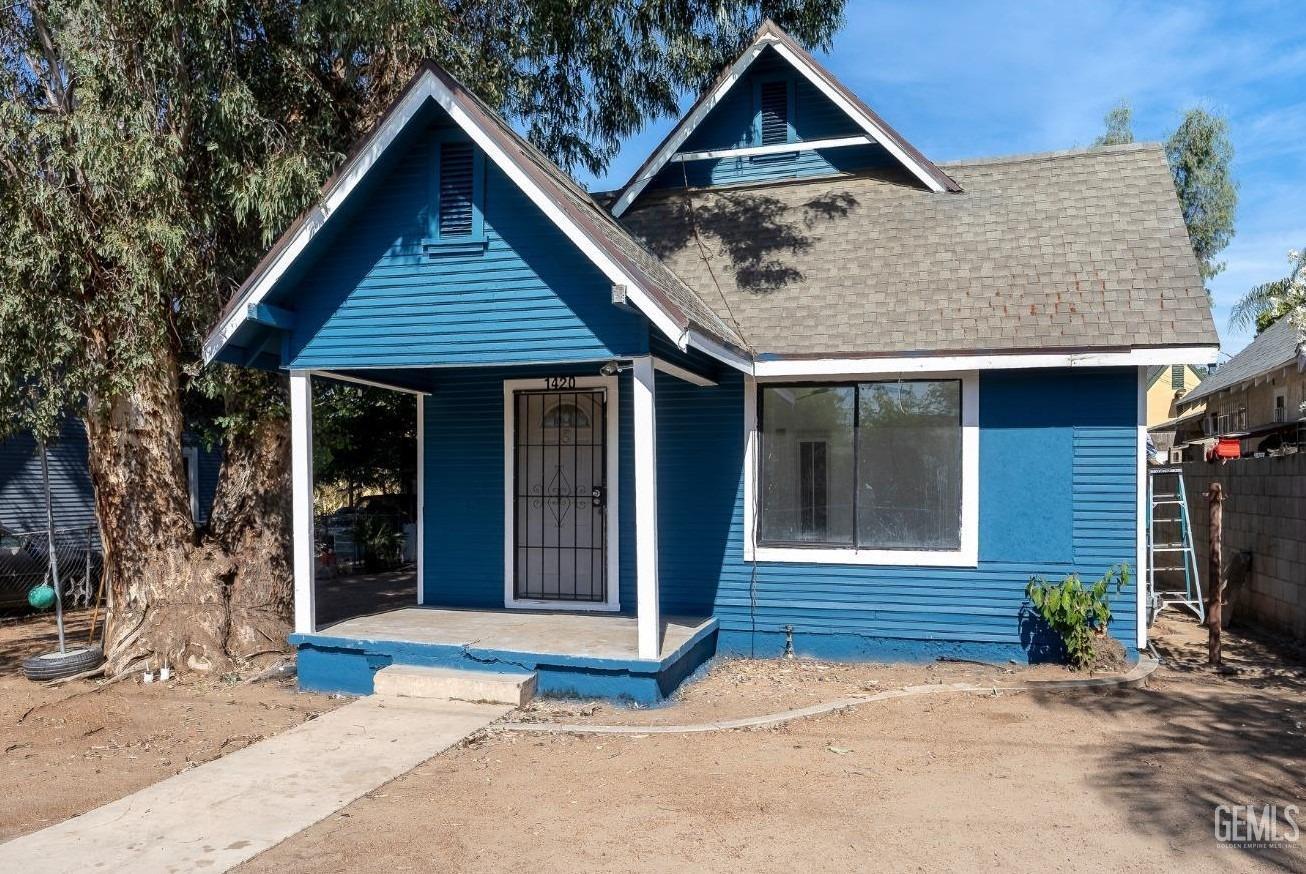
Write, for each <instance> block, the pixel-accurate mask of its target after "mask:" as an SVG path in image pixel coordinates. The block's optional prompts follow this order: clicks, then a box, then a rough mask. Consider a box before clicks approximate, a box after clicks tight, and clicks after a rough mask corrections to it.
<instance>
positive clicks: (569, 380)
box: [544, 376, 576, 389]
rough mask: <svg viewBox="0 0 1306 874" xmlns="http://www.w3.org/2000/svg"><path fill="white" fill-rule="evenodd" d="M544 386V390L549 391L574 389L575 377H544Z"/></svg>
mask: <svg viewBox="0 0 1306 874" xmlns="http://www.w3.org/2000/svg"><path fill="white" fill-rule="evenodd" d="M544 386H545V388H550V389H560V388H575V387H576V377H574V376H546V377H544Z"/></svg>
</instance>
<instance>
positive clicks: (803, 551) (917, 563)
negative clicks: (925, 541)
mask: <svg viewBox="0 0 1306 874" xmlns="http://www.w3.org/2000/svg"><path fill="white" fill-rule="evenodd" d="M750 553H751V554H750ZM744 560H745V561H759V562H777V563H781V564H846V565H885V566H888V567H977V566H978V565H979V558H978V555H977V554H976V551H975V550H966V549H958V550H946V551H942V550H940V551H935V550H927V549H826V548H819V547H818V548H808V547H802V546H794V547H781V546H759V547H757V548H756V549H753V550H745V553H744Z"/></svg>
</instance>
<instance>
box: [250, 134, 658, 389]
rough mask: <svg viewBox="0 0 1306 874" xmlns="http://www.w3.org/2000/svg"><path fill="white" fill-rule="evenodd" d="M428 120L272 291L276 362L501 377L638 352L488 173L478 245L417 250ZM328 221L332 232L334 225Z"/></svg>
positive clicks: (571, 254)
mask: <svg viewBox="0 0 1306 874" xmlns="http://www.w3.org/2000/svg"><path fill="white" fill-rule="evenodd" d="M447 124H448V123H447V122H442V121H441V119H440V118H439V117H438V115H436V116H433V117H432V119H431V121H430V123H429V125H428V126H427V127H426V128H424V132H419V134H417V135H413V136H411V137H410V138H409V140H408V141H407V142H406V143H405V144H403V145H402V146H396V147H393V148H399V149H401V153H400V154H398V155H396V156H395V157H394V158H393V159H392V160H390V161H389V162H388V163H387V164H386V165H384V166H382V167H380V168H378V169H377V170H374V171H373V172H374V174H380V175H379V178H376V179H374V180H372V182H371V184H370V186H369V187H368V189H367V190H365V191H363V192H362V193H361V194H358V193H356V194H355V196H354V198H351V200H355V202H353V203H352V204H351V205H350V209H349V213H348V214H347V215H345V216H343V217H342V218H341V219H340V220H339V221H337V222H336V226H334V227H332V229H331V232H330V234H329V235H328V237H329V241H328V243H325V244H322V245H318V246H315V247H314V249H313V251H312V252H311V253H309V254H307V255H306V256H304V259H303V260H305V261H306V262H308V263H307V264H306V266H304V267H302V268H301V269H300V270H299V271H298V272H297V273H296V275H294V276H293V277H290V278H289V279H288V280H287V281H285V282H283V283H282V284H281V285H280V286H279V287H278V288H276V289H274V291H273V293H272V296H271V300H273V302H275V303H277V304H278V305H280V306H283V307H285V308H287V309H293V310H294V311H295V312H296V314H297V323H296V326H295V329H294V331H293V332H292V334H291V337H290V342H289V347H288V349H287V358H286V360H285V362H284V363H287V364H288V365H289V366H291V367H295V368H364V367H367V368H372V367H405V366H423V367H426V366H458V365H488V364H493V365H504V364H516V363H528V362H549V361H563V360H583V359H600V358H605V357H610V356H612V355H617V354H622V355H635V354H640V353H642V352H644V351H646V350H647V343H648V333H647V330H646V326H645V323H644V320H643V318H642V317H640V316H639V315H637V314H635V313H632V312H629V311H627V310H623V309H621V308H618V307H615V306H613V305H612V304H611V290H610V286H611V283H610V282H609V281H608V280H607V279H606V277H604V276H603V274H602V273H600V272H599V270H598V269H597V268H596V267H594V266H593V264H591V263H590V262H589V260H588V259H587V258H586V257H585V256H584V255H583V254H582V253H581V252H580V251H579V250H578V249H577V248H576V247H575V246H574V245H573V244H572V243H571V242H570V241H569V240H568V239H567V238H566V236H565V235H564V234H563V233H562V231H560V230H559V229H558V228H557V227H556V226H555V225H554V224H553V223H552V222H551V221H550V220H549V219H548V218H547V217H546V216H545V215H544V214H543V213H542V212H541V211H540V210H539V209H537V208H536V207H535V206H534V204H532V203H531V202H530V201H529V200H528V199H527V198H526V196H525V195H524V194H522V193H521V192H520V191H519V190H518V189H517V187H516V186H515V185H514V184H513V183H512V182H511V181H510V180H509V179H508V178H507V177H506V176H505V175H504V174H503V173H502V172H501V171H500V170H499V169H498V168H497V167H495V166H494V165H493V164H492V162H489V161H488V160H487V161H486V168H485V192H484V205H483V206H484V215H485V237H486V240H485V245H484V249H483V250H482V249H481V248H479V247H472V251H467V250H466V247H456V248H454V249H453V250H449V249H447V248H446V249H440V248H438V247H431V246H427V245H424V243H425V242H427V241H426V237H427V214H428V199H429V189H430V186H429V182H430V174H431V173H432V172H433V168H434V160H435V159H434V154H435V153H434V149H435V142H436V140H437V138H438V137H439V136H440V134H441V131H444V130H447ZM333 221H336V220H334V219H333Z"/></svg>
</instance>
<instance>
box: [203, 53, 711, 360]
mask: <svg viewBox="0 0 1306 874" xmlns="http://www.w3.org/2000/svg"><path fill="white" fill-rule="evenodd" d="M428 99H429V100H433V101H435V103H437V104H438V105H439V106H440V107H441V108H443V109H444V110H445V111H446V112H447V113H448V114H449V115H450V117H451V118H452V119H453V122H454V124H456V125H458V127H460V128H462V129H463V131H465V132H466V133H467V134H468V135H469V136H470V137H471V139H472V140H473V141H474V142H475V143H476V145H477V146H479V147H480V148H481V149H482V151H484V152H485V154H486V155H488V156H489V157H490V159H491V160H493V161H494V163H495V164H496V165H497V166H498V167H499V169H500V170H502V171H503V172H504V174H505V175H507V176H508V178H509V179H510V180H511V181H512V182H513V184H515V185H516V186H517V187H518V188H519V189H521V191H522V192H523V193H525V194H526V196H527V197H528V198H530V200H531V202H532V203H534V204H535V205H536V206H537V207H538V208H539V209H540V210H541V211H542V212H543V213H544V214H545V215H546V216H548V218H549V219H550V220H551V221H552V222H553V223H554V224H555V225H557V227H558V228H559V229H560V230H561V231H562V232H563V233H564V234H566V236H567V238H568V239H569V240H571V242H572V243H573V244H575V245H576V247H577V248H579V249H580V250H581V252H582V253H583V254H584V255H585V256H586V257H587V258H589V260H590V261H591V262H592V263H593V264H594V265H595V266H596V267H598V268H599V270H601V271H602V272H603V274H604V275H605V276H607V278H608V279H609V280H610V281H611V282H612V283H613V284H616V285H624V286H626V287H627V288H628V289H629V291H628V294H629V298H630V301H631V303H633V304H634V305H635V306H636V307H637V308H638V309H639V310H640V311H641V312H642V313H643V314H644V315H645V316H647V317H648V319H649V321H651V322H653V324H655V325H656V326H657V327H658V330H660V331H662V332H663V333H664V334H666V336H667V337H668V338H670V339H671V340H672V342H674V343H675V344H676V345H677V347H678V348H681V349H684V348H685V344H686V342H687V339H686V333H687V332H686V331H685V330H683V329H682V328H681V327H680V326H679V324H678V323H677V322H676V320H675V319H674V318H673V317H672V316H671V315H670V313H668V312H667V311H666V310H665V309H664V308H663V307H662V306H661V305H660V304H659V303H658V302H657V301H656V300H655V299H654V297H653V296H652V295H650V294H648V293H647V291H645V290H644V288H643V286H642V285H641V284H640V283H639V282H638V281H636V279H635V278H634V277H633V276H631V275H630V274H629V273H628V272H627V271H625V270H624V269H622V267H621V266H620V265H618V264H617V263H616V262H615V261H614V260H613V259H612V258H611V257H610V256H609V255H608V254H607V253H606V252H605V251H603V249H602V248H600V247H599V245H598V244H597V243H596V242H595V240H594V239H593V238H591V237H590V235H589V234H587V233H586V232H585V231H584V230H582V229H581V228H580V226H579V225H577V224H575V223H574V222H573V221H572V220H571V219H570V218H569V217H568V216H567V214H566V213H565V212H564V211H563V210H562V209H561V208H560V207H559V206H558V205H557V204H556V203H555V202H554V201H553V199H552V198H550V197H549V196H548V195H547V194H546V193H545V192H544V191H543V189H541V188H540V186H538V185H537V184H536V183H535V182H534V181H533V180H532V179H531V178H530V177H529V176H528V175H527V174H526V173H525V171H523V170H522V169H521V167H519V166H518V165H517V163H516V162H515V161H514V160H513V159H512V158H511V157H510V156H509V155H508V153H507V152H505V151H504V150H503V148H501V147H500V145H499V143H498V141H497V140H495V138H494V137H492V136H490V134H489V132H488V131H486V130H485V129H483V128H482V127H480V126H479V125H478V124H476V122H474V121H473V120H472V118H471V116H470V115H469V114H468V113H467V111H466V110H464V109H463V107H462V104H461V103H460V101H459V100H457V99H456V98H455V96H454V94H453V92H452V91H450V90H449V88H447V87H446V86H445V84H444V83H443V82H441V81H440V79H439V78H438V77H437V76H436V75H435V73H433V72H432V71H431V70H429V69H426V70H423V71H422V72H421V73H420V74H419V76H418V79H417V81H416V82H414V83H413V86H412V87H411V88H410V89H409V91H408V93H407V94H406V95H405V96H404V98H403V100H401V101H400V103H399V104H398V105H397V106H396V107H395V108H394V109H393V110H391V112H390V114H389V115H388V116H386V118H385V119H384V120H383V122H382V123H381V126H380V127H379V128H378V129H377V130H376V132H375V133H374V134H373V135H372V136H371V138H370V139H369V140H368V141H367V142H366V143H365V146H364V148H363V149H361V150H360V151H359V153H358V154H357V155H355V156H354V158H353V159H352V160H351V161H350V162H349V163H347V164H346V165H345V167H344V168H343V170H342V171H341V173H340V175H339V176H338V177H337V178H336V180H335V182H334V183H333V184H332V185H331V187H330V188H329V189H328V190H327V191H326V193H325V194H324V195H323V197H322V200H321V201H320V202H319V203H318V205H317V206H315V207H314V208H313V209H312V210H311V211H310V212H309V213H308V214H307V217H306V219H305V220H304V221H303V223H302V224H301V225H300V226H299V227H298V228H297V229H296V230H295V232H294V234H293V235H292V236H291V237H290V239H289V240H288V241H286V244H285V245H284V246H283V247H282V248H280V249H279V250H278V251H277V252H276V254H275V256H274V258H273V260H272V262H271V263H270V264H269V265H268V266H267V267H266V268H265V269H264V270H263V271H262V273H261V274H259V275H258V278H257V279H256V280H255V281H254V283H253V285H251V286H250V287H249V288H248V289H247V290H246V291H245V293H244V294H243V295H242V297H241V302H240V304H239V305H238V306H235V307H234V308H233V309H232V310H231V312H229V313H227V315H226V316H224V317H223V319H222V320H221V321H220V322H219V323H218V326H217V327H216V328H215V329H214V330H213V331H212V332H211V333H210V334H209V336H208V337H207V338H206V339H205V341H204V363H205V364H207V363H209V362H210V361H212V360H213V358H214V357H215V356H216V355H217V354H218V352H220V351H221V350H222V347H223V346H224V345H226V342H227V341H228V340H230V339H231V337H232V335H234V334H235V332H236V330H237V329H238V328H239V327H240V326H241V325H242V324H244V323H245V321H246V320H247V319H248V318H249V310H250V307H251V305H255V304H259V303H262V302H263V299H264V298H265V297H266V296H267V295H268V293H269V292H270V291H271V290H272V288H273V287H274V286H275V285H276V283H277V281H278V280H279V279H280V278H281V277H282V276H283V275H284V274H285V272H286V271H287V270H288V269H289V268H290V265H291V264H292V263H293V262H294V261H295V259H296V258H298V257H299V255H300V254H302V253H303V251H304V250H305V248H306V247H307V246H308V244H309V242H310V241H311V240H312V239H313V237H314V236H316V234H317V233H318V232H319V231H320V230H321V229H322V228H323V227H325V225H326V223H327V220H328V219H329V218H330V217H331V216H332V215H334V214H335V213H336V212H337V211H339V209H340V207H341V206H342V205H343V204H344V202H345V200H346V199H348V197H349V195H350V194H352V193H353V191H354V189H355V188H356V187H357V186H358V184H359V183H360V182H361V181H362V180H363V178H364V177H365V176H366V175H367V174H368V172H369V171H370V170H371V169H372V167H373V166H374V165H375V164H376V163H377V161H378V160H380V158H381V156H382V155H384V154H385V152H386V150H387V149H388V148H389V147H390V146H391V145H392V144H393V143H394V141H395V140H396V139H397V138H398V136H399V134H400V133H401V132H402V131H403V130H404V128H406V127H407V126H408V123H409V122H410V121H412V119H413V117H414V116H416V115H417V113H418V111H419V110H420V109H421V107H422V106H423V104H424V103H425V102H426V101H427V100H428Z"/></svg>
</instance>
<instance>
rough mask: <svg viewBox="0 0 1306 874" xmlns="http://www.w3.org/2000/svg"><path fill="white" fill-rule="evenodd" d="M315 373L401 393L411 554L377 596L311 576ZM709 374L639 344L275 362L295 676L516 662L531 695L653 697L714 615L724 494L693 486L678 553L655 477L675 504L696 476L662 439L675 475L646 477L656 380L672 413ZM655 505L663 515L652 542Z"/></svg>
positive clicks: (354, 684) (353, 683)
mask: <svg viewBox="0 0 1306 874" xmlns="http://www.w3.org/2000/svg"><path fill="white" fill-rule="evenodd" d="M317 380H344V381H347V382H354V383H364V384H366V385H369V386H371V387H373V388H377V389H388V390H391V391H403V392H409V393H411V394H414V395H416V404H415V406H416V416H417V421H416V427H415V429H414V430H415V433H416V440H415V447H414V451H415V452H416V459H415V461H416V464H415V469H416V481H415V492H416V494H415V496H414V497H415V505H416V516H417V524H416V526H415V535H416V544H415V546H416V550H415V557H416V567H415V568H414V571H415V572H414V573H413V574H412V575H411V576H405V578H404V579H405V581H408V580H411V581H412V582H411V585H413V587H414V588H415V590H416V591H415V592H413V591H412V589H407V592H408V594H406V595H405V593H404V590H405V588H406V586H400V587H398V588H396V587H393V586H391V587H388V588H387V587H383V588H385V591H384V592H383V594H384V596H385V597H383V598H380V599H377V600H376V601H375V602H374V605H373V606H370V607H368V606H367V605H366V604H365V601H366V595H367V593H366V592H363V593H358V592H354V591H353V589H354V588H355V586H353V585H346V584H345V583H344V582H339V581H336V580H334V579H331V578H327V577H325V576H324V578H323V579H321V580H319V579H318V578H317V562H316V560H315V555H316V553H317V546H316V543H315V537H316V535H317V530H316V528H317V526H315V525H314V524H313V512H312V510H313V498H314V493H313V474H314V471H313V462H312V459H313V416H312V408H313V384H314V382H316V381H317ZM715 385H716V383H714V382H712V381H711V380H709V379H707V378H705V377H702V376H700V375H698V374H694V373H691V372H689V371H686V370H684V369H682V368H680V367H677V366H675V365H671V364H670V363H668V362H667V361H665V360H662V359H659V358H656V357H654V356H650V355H645V356H639V357H635V358H633V359H624V360H608V361H595V362H562V363H559V364H555V365H547V366H540V365H535V366H504V367H478V368H443V369H437V368H411V369H407V370H404V371H390V372H374V371H367V372H351V373H344V372H339V371H333V372H321V371H292V373H291V421H292V442H293V447H292V448H293V452H292V457H293V462H294V464H293V485H294V497H295V505H294V511H295V544H294V546H295V558H296V563H295V584H296V585H295V616H296V621H295V634H294V635H293V636H292V637H291V642H292V643H293V644H294V645H295V646H296V648H297V650H298V663H299V678H300V685H301V686H302V687H303V688H305V689H311V690H315V691H329V692H348V693H352V694H369V693H371V692H372V691H373V689H374V684H373V675H374V673H375V672H376V671H377V670H380V669H381V668H384V667H387V666H389V665H392V664H397V665H410V666H430V667H437V666H438V667H444V668H458V667H462V668H467V669H476V670H481V671H484V670H500V671H503V672H512V671H517V672H520V671H522V670H524V669H525V670H530V671H534V672H536V674H537V687H538V689H539V691H540V692H542V693H545V694H556V695H579V696H588V697H609V698H625V699H629V700H634V701H639V702H641V703H652V702H656V701H658V700H661V699H662V698H664V697H665V696H666V695H668V694H669V693H670V692H671V691H672V690H674V689H675V687H676V686H677V685H678V684H679V683H680V682H681V681H682V680H683V679H684V678H685V677H686V676H688V675H689V674H690V673H692V672H693V671H694V670H695V669H696V668H697V667H698V666H699V665H701V664H702V663H703V662H704V661H705V660H706V659H708V658H710V657H711V656H712V655H713V654H714V653H715V651H716V639H717V621H716V620H715V619H712V618H706V617H709V616H711V614H712V602H713V593H714V592H715V587H716V586H715V584H716V579H717V577H718V574H719V566H720V565H719V559H718V558H717V557H716V556H718V555H719V554H720V552H719V551H720V550H724V548H725V547H724V542H723V540H724V538H725V537H726V536H727V532H728V528H729V518H730V507H728V506H726V505H725V504H724V503H723V502H721V501H718V502H716V504H715V505H711V506H709V504H708V503H706V502H704V501H702V500H698V501H697V503H696V504H695V506H696V509H697V512H696V515H695V516H694V519H695V520H696V521H695V523H694V524H693V526H692V528H693V531H692V536H691V539H692V541H693V543H694V544H697V547H696V549H695V551H694V552H693V553H692V554H691V553H689V552H687V550H686V549H685V547H684V545H683V541H684V538H685V537H686V534H685V533H684V532H682V531H680V530H679V529H680V527H682V526H680V519H679V518H678V517H675V518H672V519H670V520H668V519H666V518H664V519H662V520H659V514H658V497H659V492H660V491H661V490H667V496H668V497H670V498H671V499H672V501H673V504H672V505H673V506H674V505H682V506H683V505H687V501H691V500H693V494H694V492H695V490H696V489H697V482H699V481H700V480H696V479H695V478H693V477H685V476H682V475H680V471H679V466H678V464H677V462H676V461H675V460H674V459H675V457H677V456H679V455H681V454H683V452H681V453H677V456H673V460H672V461H670V462H669V463H668V466H669V469H671V470H673V471H675V472H676V473H677V476H675V477H672V478H671V479H670V481H669V482H666V483H662V484H660V483H659V482H658V476H657V471H658V459H657V446H656V444H657V435H658V426H657V418H656V416H657V410H658V408H659V406H660V404H659V394H658V387H659V386H661V388H662V390H663V391H664V392H666V397H667V405H666V407H665V408H666V409H667V410H668V411H670V413H672V414H674V415H673V421H678V420H679V418H680V417H682V416H686V415H689V414H691V413H692V410H693V408H694V407H695V404H694V400H695V399H696V398H698V397H699V395H698V393H699V392H702V391H705V390H708V389H709V387H711V386H715ZM679 430H680V429H679V428H677V427H673V428H672V429H671V430H670V431H669V432H668V433H671V434H676V433H678V432H679ZM660 522H661V523H662V525H667V524H671V525H672V527H673V528H674V529H675V530H674V531H673V535H674V536H673V537H672V538H671V539H670V540H668V541H663V539H662V537H661V536H660V535H661V533H662V532H661V531H660V530H659V529H660V527H662V525H660V524H659V523H660ZM677 537H679V538H680V540H677V539H676V538H677ZM710 544H715V545H714V546H712V545H710ZM663 557H666V558H668V559H669V567H663V566H662V562H661V561H660V559H661V558H663ZM664 583H665V585H664ZM392 589H393V591H392ZM396 593H397V597H398V598H411V599H412V600H407V602H406V603H403V602H402V601H397V600H396V598H395V597H391V595H394V594H396ZM356 595H357V596H358V597H355V596H356ZM414 601H415V602H416V603H415V604H414ZM409 605H413V606H409ZM395 608H401V609H395ZM364 613H367V614H371V615H360V614H364ZM348 617H356V618H348ZM342 620H343V621H342Z"/></svg>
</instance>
